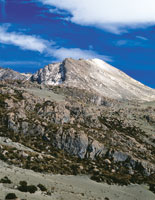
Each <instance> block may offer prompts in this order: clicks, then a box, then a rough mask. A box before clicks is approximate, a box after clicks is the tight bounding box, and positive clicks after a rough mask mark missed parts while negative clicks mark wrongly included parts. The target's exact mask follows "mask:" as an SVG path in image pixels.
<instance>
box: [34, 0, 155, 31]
mask: <svg viewBox="0 0 155 200" xmlns="http://www.w3.org/2000/svg"><path fill="white" fill-rule="evenodd" d="M38 1H40V2H42V3H43V4H45V5H51V6H55V7H56V8H59V9H63V10H66V11H68V12H69V13H70V14H71V15H72V16H71V18H70V20H71V21H72V22H73V23H77V24H80V25H90V26H97V27H99V28H103V29H107V30H109V31H111V32H114V33H120V32H122V31H125V30H126V27H130V28H134V27H137V26H138V27H143V26H149V25H153V24H155V1H154V0H108V1H107V0H91V1H90V0H83V1H79V0H38ZM51 12H52V10H51Z"/></svg>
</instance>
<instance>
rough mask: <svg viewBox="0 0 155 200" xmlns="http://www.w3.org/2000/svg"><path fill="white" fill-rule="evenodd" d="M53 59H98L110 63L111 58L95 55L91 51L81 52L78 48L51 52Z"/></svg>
mask: <svg viewBox="0 0 155 200" xmlns="http://www.w3.org/2000/svg"><path fill="white" fill-rule="evenodd" d="M53 55H54V57H56V58H57V59H58V60H63V59H65V58H68V57H72V58H74V59H79V58H83V59H91V58H99V59H102V60H104V61H107V62H112V58H111V57H109V56H105V55H100V54H97V53H96V52H95V51H92V50H82V49H79V48H70V49H66V48H59V49H57V50H56V51H54V52H53Z"/></svg>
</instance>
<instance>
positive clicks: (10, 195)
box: [5, 193, 17, 199]
mask: <svg viewBox="0 0 155 200" xmlns="http://www.w3.org/2000/svg"><path fill="white" fill-rule="evenodd" d="M16 198H17V196H16V195H15V194H14V193H8V194H7V195H6V197H5V199H16Z"/></svg>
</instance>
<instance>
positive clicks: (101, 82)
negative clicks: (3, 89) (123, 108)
mask: <svg viewBox="0 0 155 200" xmlns="http://www.w3.org/2000/svg"><path fill="white" fill-rule="evenodd" d="M31 80H32V81H37V82H38V83H39V84H46V85H60V84H63V85H65V86H68V87H76V88H80V89H85V90H88V91H90V92H95V93H97V94H99V95H100V96H105V97H109V98H114V99H128V100H134V99H139V100H146V101H151V100H154V99H155V90H153V89H151V88H149V87H146V86H145V85H143V84H141V83H140V82H138V81H136V80H134V79H132V78H131V77H129V76H127V75H126V74H125V73H123V72H122V71H120V70H118V69H116V68H114V67H112V66H111V65H109V64H107V63H105V62H104V61H102V60H99V59H92V60H83V59H80V60H74V59H65V60H64V61H63V62H62V63H55V64H50V65H48V66H45V67H44V68H43V69H40V70H39V71H38V72H37V73H36V74H34V75H33V76H32V78H31Z"/></svg>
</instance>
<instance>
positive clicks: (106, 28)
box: [0, 0, 155, 88]
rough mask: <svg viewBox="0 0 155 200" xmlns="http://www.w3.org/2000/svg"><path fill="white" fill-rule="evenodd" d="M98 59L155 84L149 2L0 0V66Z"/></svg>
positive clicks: (153, 18) (153, 10) (29, 67)
mask: <svg viewBox="0 0 155 200" xmlns="http://www.w3.org/2000/svg"><path fill="white" fill-rule="evenodd" d="M65 57H73V58H76V59H78V58H95V57H97V58H100V59H103V60H105V61H106V62H108V63H110V64H111V65H113V66H115V67H117V68H119V69H120V70H123V71H124V72H126V73H127V74H128V75H130V76H132V77H133V78H135V79H137V80H139V81H141V82H142V83H144V84H146V85H148V86H150V87H153V88H155V1H154V0H126V1H124V0H108V1H107V0H83V1H79V0H0V66H3V67H9V68H12V69H14V70H17V71H20V72H32V73H33V72H35V71H36V70H37V69H39V68H42V67H44V65H46V64H49V63H52V62H55V61H61V60H63V59H64V58H65Z"/></svg>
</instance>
